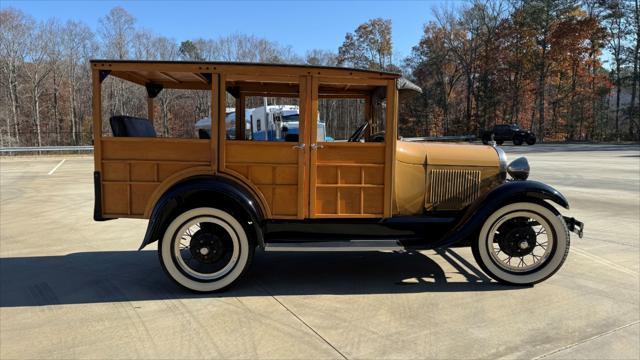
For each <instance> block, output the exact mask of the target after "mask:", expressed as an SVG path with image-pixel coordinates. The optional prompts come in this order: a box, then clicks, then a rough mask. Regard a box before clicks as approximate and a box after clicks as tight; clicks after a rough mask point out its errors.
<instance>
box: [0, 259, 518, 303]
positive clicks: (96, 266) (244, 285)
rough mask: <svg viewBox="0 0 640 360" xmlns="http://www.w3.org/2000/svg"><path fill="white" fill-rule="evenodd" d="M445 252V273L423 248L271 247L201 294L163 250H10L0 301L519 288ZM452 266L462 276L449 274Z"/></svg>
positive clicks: (0, 264)
mask: <svg viewBox="0 0 640 360" xmlns="http://www.w3.org/2000/svg"><path fill="white" fill-rule="evenodd" d="M438 252H439V255H440V256H442V258H443V259H444V260H446V261H447V262H448V263H449V264H451V265H452V267H453V268H454V269H455V272H451V273H449V274H447V273H445V272H444V271H443V269H442V268H441V267H440V266H439V265H438V264H437V263H436V262H434V261H433V260H432V259H430V258H429V257H427V256H425V255H424V254H422V253H419V252H402V253H389V252H387V253H382V252H372V253H296V254H294V253H269V254H265V253H263V252H261V251H257V252H256V256H255V257H254V261H253V264H252V266H251V267H250V269H249V271H248V273H247V274H246V276H245V278H244V279H242V280H241V281H240V282H239V283H238V284H237V285H236V286H233V287H232V288H231V289H229V290H227V291H225V292H222V293H215V294H195V293H192V292H189V291H187V290H184V289H182V288H180V287H178V286H177V285H175V284H174V283H173V282H172V281H171V280H170V279H169V278H168V277H167V276H166V275H165V274H164V272H163V271H162V269H161V267H160V264H159V262H158V259H157V254H156V252H155V251H141V252H138V251H109V252H83V253H74V254H69V255H62V256H35V257H10V258H2V259H0V307H16V306H41V305H56V304H86V303H105V302H121V301H141V300H164V299H184V298H194V297H197V298H202V297H208V298H225V297H246V296H265V295H267V296H278V295H321V294H322V295H324V294H334V295H360V294H362V295H364V294H394V293H419V292H465V291H469V292H474V291H499V290H513V289H517V287H512V286H504V285H500V284H498V283H495V282H491V281H490V279H488V278H487V277H486V276H485V275H484V274H482V273H481V272H480V271H479V270H478V269H476V268H475V267H474V266H473V265H472V264H470V263H469V262H467V261H466V260H465V259H464V258H462V257H461V256H459V255H458V254H457V253H455V252H454V251H453V250H439V251H438ZM467 269H469V270H467ZM455 273H458V274H455ZM452 274H454V275H455V278H456V279H455V281H454V280H452V279H451V278H449V277H448V275H452Z"/></svg>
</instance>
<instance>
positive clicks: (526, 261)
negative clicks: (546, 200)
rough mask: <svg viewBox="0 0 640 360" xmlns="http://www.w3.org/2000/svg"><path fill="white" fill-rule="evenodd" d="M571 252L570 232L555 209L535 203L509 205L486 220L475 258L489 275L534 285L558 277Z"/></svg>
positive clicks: (474, 252)
mask: <svg viewBox="0 0 640 360" xmlns="http://www.w3.org/2000/svg"><path fill="white" fill-rule="evenodd" d="M568 253H569V232H568V230H567V227H566V225H565V223H564V220H563V219H562V216H560V215H559V214H558V213H557V212H556V211H555V209H553V208H552V207H551V206H545V205H542V204H538V203H532V202H520V203H514V204H509V205H506V206H504V207H502V208H500V209H498V210H497V211H496V212H494V213H493V214H491V216H489V218H488V219H487V220H486V221H485V223H484V225H483V226H482V229H481V230H480V234H479V236H478V239H476V241H475V242H474V243H473V256H474V258H475V260H476V262H477V263H478V265H480V267H481V268H482V270H483V271H484V272H486V273H487V274H488V275H489V276H491V277H492V278H494V279H495V280H497V281H499V282H502V283H507V284H513V285H532V284H536V283H539V282H541V281H543V280H545V279H547V278H549V277H550V276H551V275H553V274H555V272H556V271H558V270H559V269H560V267H561V266H562V264H563V263H564V261H565V259H566V258H567V255H568Z"/></svg>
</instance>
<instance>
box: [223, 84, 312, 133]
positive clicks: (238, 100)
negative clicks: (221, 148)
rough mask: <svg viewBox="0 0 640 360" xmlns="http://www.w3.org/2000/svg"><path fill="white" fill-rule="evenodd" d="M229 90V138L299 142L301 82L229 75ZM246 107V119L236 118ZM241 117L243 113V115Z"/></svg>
mask: <svg viewBox="0 0 640 360" xmlns="http://www.w3.org/2000/svg"><path fill="white" fill-rule="evenodd" d="M226 89H227V94H228V95H227V106H228V108H227V111H228V116H227V121H226V122H225V125H226V130H227V139H229V140H250V141H282V142H285V141H290V142H297V141H298V134H299V132H298V130H299V125H300V124H299V119H300V99H299V84H297V83H276V82H269V81H266V82H265V81H264V80H261V79H260V77H259V76H257V77H256V79H247V78H246V77H245V76H242V80H241V81H234V75H229V80H228V81H227V84H226ZM236 110H237V111H242V110H244V116H243V118H244V127H243V128H244V129H243V128H242V127H240V128H238V126H242V125H240V124H241V123H242V122H243V120H242V119H241V118H236V116H237V114H236ZM240 116H242V115H240Z"/></svg>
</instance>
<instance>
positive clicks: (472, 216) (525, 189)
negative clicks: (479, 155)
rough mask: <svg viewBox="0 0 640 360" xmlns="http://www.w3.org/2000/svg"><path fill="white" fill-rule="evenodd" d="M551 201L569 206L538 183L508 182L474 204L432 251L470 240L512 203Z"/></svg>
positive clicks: (565, 199) (436, 243)
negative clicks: (502, 208) (492, 216)
mask: <svg viewBox="0 0 640 360" xmlns="http://www.w3.org/2000/svg"><path fill="white" fill-rule="evenodd" d="M544 200H549V201H552V202H554V203H556V204H558V205H560V206H562V207H563V208H565V209H569V202H568V201H567V198H565V197H564V195H562V194H561V193H560V192H559V191H558V190H556V189H554V188H552V187H551V186H549V185H546V184H543V183H541V182H539V181H509V182H506V183H504V184H502V185H499V186H497V187H495V188H493V189H492V190H491V191H489V192H487V193H485V194H484V195H483V196H481V197H479V198H478V199H477V200H476V201H474V202H473V203H472V204H471V205H470V206H469V207H468V209H467V210H466V211H465V212H464V214H463V215H462V217H461V218H460V219H459V220H458V221H457V223H456V225H455V226H454V227H453V228H452V229H451V230H450V231H449V232H447V234H445V235H444V236H443V237H442V239H440V240H439V241H437V242H435V243H434V244H433V245H432V246H430V247H431V248H440V247H448V246H451V245H454V244H459V243H464V242H465V241H468V240H470V239H471V238H473V237H474V236H476V234H477V233H478V231H480V228H481V227H482V225H483V224H484V222H485V220H486V219H487V218H488V217H489V216H490V215H491V214H492V213H493V212H494V211H496V210H498V209H499V208H501V207H503V206H505V205H507V204H511V203H514V202H522V201H544Z"/></svg>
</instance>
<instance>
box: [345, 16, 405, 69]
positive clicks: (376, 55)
mask: <svg viewBox="0 0 640 360" xmlns="http://www.w3.org/2000/svg"><path fill="white" fill-rule="evenodd" d="M392 54H393V44H392V41H391V20H389V19H382V18H376V19H371V20H369V21H367V22H366V23H364V24H360V25H359V26H358V27H357V28H356V30H355V31H354V32H353V33H351V32H349V33H347V34H346V35H345V37H344V42H343V43H342V45H341V46H340V48H339V49H338V65H339V66H351V67H355V68H361V69H375V70H384V69H387V68H388V67H389V66H390V65H391V64H392Z"/></svg>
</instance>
